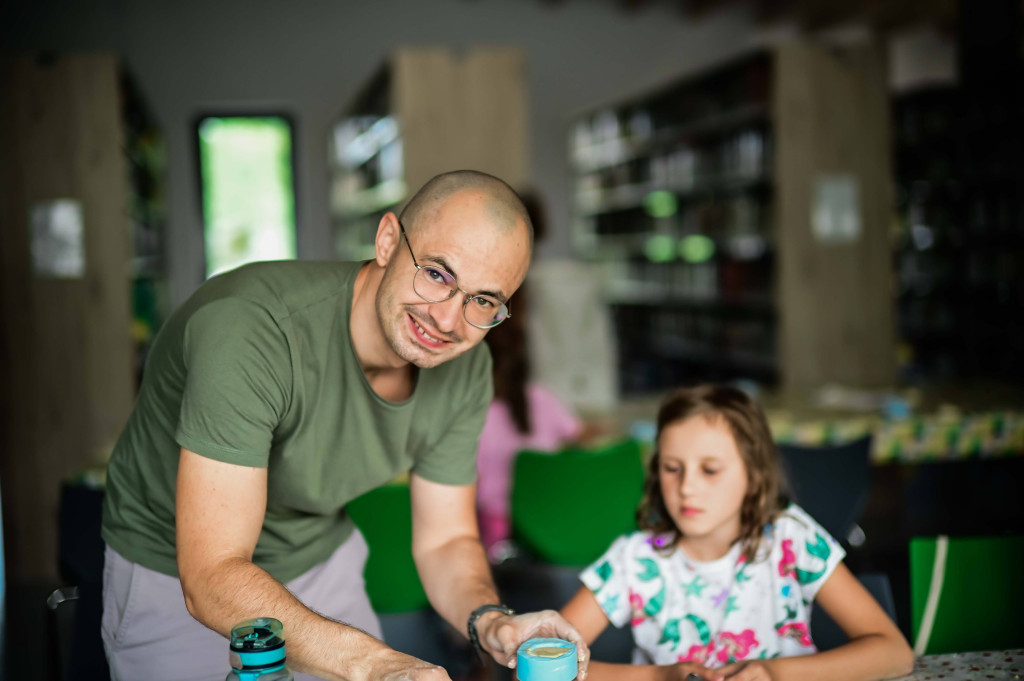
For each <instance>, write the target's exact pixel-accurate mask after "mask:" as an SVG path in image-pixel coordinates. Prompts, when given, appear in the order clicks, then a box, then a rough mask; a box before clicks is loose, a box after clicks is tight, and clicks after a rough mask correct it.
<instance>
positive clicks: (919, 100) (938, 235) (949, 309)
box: [893, 85, 1024, 381]
mask: <svg viewBox="0 0 1024 681" xmlns="http://www.w3.org/2000/svg"><path fill="white" fill-rule="evenodd" d="M893 119H894V130H895V135H894V141H895V165H896V183H897V216H898V220H897V221H896V225H897V230H896V238H895V249H894V259H895V268H896V281H897V282H898V286H899V288H898V298H897V312H898V328H899V334H900V339H901V341H902V343H903V346H904V348H905V353H904V355H905V356H904V361H903V366H902V369H903V373H904V378H905V379H907V380H911V381H916V380H925V381H927V380H934V379H938V380H948V379H957V378H964V377H970V378H1003V379H1011V380H1012V379H1018V380H1019V379H1021V378H1024V361H1022V359H1021V356H1020V353H1019V351H1018V350H1017V348H1016V343H1015V341H1016V339H1018V338H1020V337H1021V334H1022V333H1024V322H1022V317H1021V314H1020V310H1021V309H1024V279H1022V278H1021V276H1020V272H1021V271H1024V204H1022V202H1021V198H1020V196H1021V194H1020V187H1021V182H1022V174H1021V171H1020V169H1019V168H1020V159H1019V158H1016V157H1014V156H1013V154H1014V153H1016V152H1014V149H1019V148H1021V129H1020V126H1019V123H1015V122H1014V121H1013V117H1012V115H1011V114H1010V112H1009V111H1006V110H1002V111H1001V110H1000V108H999V107H998V106H993V107H978V106H975V105H974V104H973V103H972V101H971V98H970V97H968V96H966V95H965V94H964V92H963V91H962V90H961V89H960V88H958V87H957V86H954V85H946V86H933V87H929V88H923V89H921V90H918V91H914V92H910V93H905V94H903V95H901V96H899V97H897V98H896V99H895V100H894V104H893Z"/></svg>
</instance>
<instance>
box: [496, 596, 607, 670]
mask: <svg viewBox="0 0 1024 681" xmlns="http://www.w3.org/2000/svg"><path fill="white" fill-rule="evenodd" d="M476 630H477V633H478V634H479V636H480V645H482V646H483V648H484V650H486V651H487V652H489V653H490V654H491V656H492V657H493V658H494V659H495V661H497V663H498V664H501V665H504V666H506V667H515V666H516V652H517V651H518V650H519V646H520V645H522V644H523V643H524V642H525V641H527V640H529V639H531V638H561V639H565V640H566V641H572V642H573V643H575V644H576V661H577V663H578V671H577V674H576V678H577V679H579V681H583V679H585V678H586V677H587V665H588V664H589V663H590V648H589V647H588V646H587V644H586V642H585V641H584V640H583V637H582V636H580V633H579V632H578V631H576V627H574V626H572V625H571V624H569V622H568V621H566V620H565V619H564V618H563V617H562V616H561V615H559V614H558V613H557V612H555V611H554V610H541V611H540V612H530V613H526V614H523V615H514V616H513V615H503V614H501V613H496V614H495V615H491V614H490V613H487V614H485V615H483V616H482V617H481V618H480V619H479V620H477V623H476Z"/></svg>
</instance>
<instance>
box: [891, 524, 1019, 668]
mask: <svg viewBox="0 0 1024 681" xmlns="http://www.w3.org/2000/svg"><path fill="white" fill-rule="evenodd" d="M910 601H911V624H912V631H913V636H914V652H915V653H916V654H918V655H923V654H933V653H950V652H965V651H973V650H1004V649H1008V648H1019V647H1022V646H1024V625H1022V624H1021V617H1022V613H1024V536H1022V535H1007V536H998V537H946V536H939V537H915V538H914V539H912V540H911V541H910Z"/></svg>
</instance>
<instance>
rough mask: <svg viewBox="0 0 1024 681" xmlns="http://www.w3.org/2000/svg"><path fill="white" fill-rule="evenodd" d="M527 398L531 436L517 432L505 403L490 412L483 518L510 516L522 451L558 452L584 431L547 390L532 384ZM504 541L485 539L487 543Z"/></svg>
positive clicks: (482, 471)
mask: <svg viewBox="0 0 1024 681" xmlns="http://www.w3.org/2000/svg"><path fill="white" fill-rule="evenodd" d="M526 396H527V402H528V404H529V408H530V425H531V426H532V427H533V428H532V431H531V432H530V433H529V434H527V435H524V434H523V433H520V432H519V431H518V430H516V426H515V423H514V422H513V421H512V415H511V414H510V413H509V410H508V406H507V405H506V404H505V403H504V402H501V401H498V400H495V401H494V402H492V403H491V406H490V408H489V409H488V410H487V420H486V421H485V422H484V429H483V431H482V432H481V434H480V451H479V454H478V456H477V464H476V465H477V507H478V508H479V509H480V511H481V515H488V516H497V517H500V518H507V517H508V501H509V494H510V493H511V476H512V464H513V461H514V459H515V455H516V454H517V453H518V452H519V451H521V450H524V449H531V450H539V451H556V450H558V449H560V448H561V447H562V446H563V445H564V444H566V443H567V442H569V441H570V440H573V439H575V438H576V437H577V436H578V435H579V434H580V431H581V430H582V428H583V423H582V422H581V421H580V420H579V419H578V418H577V417H576V415H575V414H573V412H572V411H571V410H570V409H569V408H568V407H566V406H565V405H564V404H562V402H561V401H560V400H559V399H558V398H557V397H555V395H554V394H552V393H551V392H550V391H549V390H547V389H546V388H544V387H542V386H540V385H537V384H535V383H531V384H529V385H528V386H527V388H526ZM501 538H503V537H485V544H490V543H492V542H493V541H494V540H496V539H501ZM487 540H490V541H487Z"/></svg>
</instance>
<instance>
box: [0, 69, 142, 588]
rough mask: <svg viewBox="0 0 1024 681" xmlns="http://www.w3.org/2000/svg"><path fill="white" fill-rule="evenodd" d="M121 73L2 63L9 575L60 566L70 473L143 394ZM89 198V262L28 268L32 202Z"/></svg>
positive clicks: (1, 445) (2, 429) (2, 374)
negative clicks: (49, 270) (137, 364)
mask: <svg viewBox="0 0 1024 681" xmlns="http://www.w3.org/2000/svg"><path fill="white" fill-rule="evenodd" d="M119 83H120V74H119V68H118V64H117V60H116V58H115V57H113V56H111V55H103V54H93V55H62V56H57V57H55V58H51V59H47V60H39V59H36V58H34V57H16V58H6V59H4V61H3V62H2V63H0V92H2V93H3V94H2V97H0V183H2V187H3V191H0V231H2V237H0V321H2V326H0V386H2V387H0V485H2V492H3V514H4V536H5V541H6V544H7V546H6V558H7V564H8V571H9V575H10V578H11V580H12V581H16V580H38V579H52V578H54V577H56V574H57V560H56V552H57V548H56V547H57V543H56V531H57V525H56V520H57V502H58V493H59V490H60V484H61V481H62V480H64V479H65V478H66V477H67V476H69V475H70V474H72V473H74V472H75V471H77V470H79V469H81V468H82V467H83V466H85V465H86V464H87V463H89V462H91V461H94V460H96V459H97V458H102V457H104V456H106V455H107V453H109V449H110V446H111V445H112V443H113V441H114V439H115V438H116V437H117V435H118V433H119V431H120V429H121V427H122V426H123V424H124V421H125V419H126V418H127V415H128V413H129V412H130V410H131V406H132V403H133V399H134V386H133V378H132V354H133V347H132V342H131V337H130V324H131V309H130V307H131V306H130V291H129V251H130V243H129V226H128V218H127V194H126V191H127V189H126V184H127V175H126V172H127V170H126V167H125V161H124V157H123V139H122V137H123V132H122V124H121V112H120V92H119V88H120V84H119ZM54 199H72V200H75V201H77V202H79V203H80V205H81V213H82V218H83V220H82V223H83V226H84V236H83V243H84V251H85V267H84V272H82V274H81V276H72V277H67V278H59V277H55V276H52V275H46V274H41V273H39V272H38V271H36V270H35V269H34V268H33V264H32V258H31V253H30V224H29V216H30V213H31V212H32V210H33V208H34V207H37V206H39V205H40V204H41V203H43V202H47V201H52V200H54Z"/></svg>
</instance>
